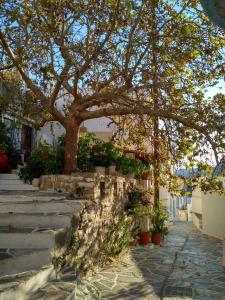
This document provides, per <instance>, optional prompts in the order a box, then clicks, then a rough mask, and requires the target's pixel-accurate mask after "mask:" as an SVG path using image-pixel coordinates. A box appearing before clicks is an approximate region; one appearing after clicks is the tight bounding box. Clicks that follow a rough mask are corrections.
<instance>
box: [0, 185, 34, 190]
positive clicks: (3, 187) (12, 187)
mask: <svg viewBox="0 0 225 300" xmlns="http://www.w3.org/2000/svg"><path fill="white" fill-rule="evenodd" d="M1 190H2V191H38V188H37V187H34V186H32V185H29V184H25V183H24V184H1V185H0V191H1Z"/></svg>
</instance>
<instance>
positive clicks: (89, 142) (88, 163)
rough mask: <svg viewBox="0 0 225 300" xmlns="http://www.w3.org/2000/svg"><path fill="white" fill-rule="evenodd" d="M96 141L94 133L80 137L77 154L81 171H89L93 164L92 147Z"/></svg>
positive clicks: (78, 166)
mask: <svg viewBox="0 0 225 300" xmlns="http://www.w3.org/2000/svg"><path fill="white" fill-rule="evenodd" d="M95 142H96V138H95V135H94V134H86V135H84V136H81V137H80V138H79V143H78V155H77V168H78V169H79V170H81V171H89V170H90V169H91V168H92V166H93V163H92V159H91V153H92V147H93V144H94V143H95Z"/></svg>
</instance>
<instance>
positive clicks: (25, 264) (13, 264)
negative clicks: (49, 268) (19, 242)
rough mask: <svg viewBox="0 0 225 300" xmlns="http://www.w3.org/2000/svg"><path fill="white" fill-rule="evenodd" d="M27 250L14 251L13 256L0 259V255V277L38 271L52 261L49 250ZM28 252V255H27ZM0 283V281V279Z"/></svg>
mask: <svg viewBox="0 0 225 300" xmlns="http://www.w3.org/2000/svg"><path fill="white" fill-rule="evenodd" d="M32 250H33V251H32V252H31V251H27V249H20V253H19V254H17V252H18V250H17V251H16V250H14V249H13V252H14V256H13V257H8V258H5V259H1V253H0V277H1V276H4V275H6V274H7V275H12V274H17V273H21V272H26V271H30V270H34V269H40V268H41V267H43V266H44V265H47V264H50V263H51V261H52V256H51V251H50V249H32ZM0 252H1V250H0ZM27 252H28V253H27ZM0 283H1V279H0Z"/></svg>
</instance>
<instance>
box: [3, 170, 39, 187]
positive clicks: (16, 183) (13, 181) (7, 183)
mask: <svg viewBox="0 0 225 300" xmlns="http://www.w3.org/2000/svg"><path fill="white" fill-rule="evenodd" d="M1 190H3V191H37V190H38V188H37V187H34V186H32V185H30V184H26V183H24V182H23V181H22V180H20V178H19V176H18V175H17V174H16V173H12V174H0V191H1Z"/></svg>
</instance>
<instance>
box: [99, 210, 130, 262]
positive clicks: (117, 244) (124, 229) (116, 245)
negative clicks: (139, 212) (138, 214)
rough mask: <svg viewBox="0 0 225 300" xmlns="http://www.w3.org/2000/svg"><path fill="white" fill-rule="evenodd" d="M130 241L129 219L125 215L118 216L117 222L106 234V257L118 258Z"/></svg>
mask: <svg viewBox="0 0 225 300" xmlns="http://www.w3.org/2000/svg"><path fill="white" fill-rule="evenodd" d="M130 241H131V219H130V218H129V217H128V216H127V214H126V213H123V214H121V215H120V217H119V220H118V221H117V222H116V223H115V224H114V225H113V226H112V227H111V229H110V230H109V232H108V238H107V242H106V249H105V252H106V255H107V256H112V257H113V256H118V255H119V254H120V253H122V252H124V251H126V250H127V249H128V247H129V244H130Z"/></svg>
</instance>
